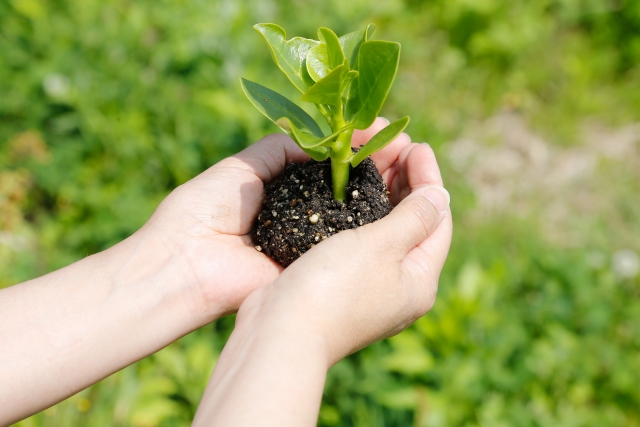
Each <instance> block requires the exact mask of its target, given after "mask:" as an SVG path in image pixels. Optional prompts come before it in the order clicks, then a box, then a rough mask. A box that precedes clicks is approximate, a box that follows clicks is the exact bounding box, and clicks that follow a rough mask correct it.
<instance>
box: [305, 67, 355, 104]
mask: <svg viewBox="0 0 640 427" xmlns="http://www.w3.org/2000/svg"><path fill="white" fill-rule="evenodd" d="M349 73H351V72H350V71H349V72H347V66H346V65H340V66H338V67H336V68H334V69H333V70H332V71H331V72H330V73H329V74H327V75H326V76H325V77H324V78H322V79H320V80H318V81H317V82H316V84H314V85H313V86H311V87H310V88H309V90H308V91H307V92H305V94H304V95H302V98H300V99H301V100H302V101H305V102H313V103H314V104H325V105H339V104H340V102H341V101H342V92H343V91H344V88H345V84H346V82H345V78H346V76H347V75H349ZM354 73H355V74H356V75H358V72H357V71H354ZM352 76H353V75H350V76H349V81H351V79H353V77H352Z"/></svg>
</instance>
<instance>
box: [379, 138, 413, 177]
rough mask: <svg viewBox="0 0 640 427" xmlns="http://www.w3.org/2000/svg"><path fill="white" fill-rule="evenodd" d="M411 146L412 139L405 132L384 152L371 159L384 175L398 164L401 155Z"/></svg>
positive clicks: (383, 150)
mask: <svg viewBox="0 0 640 427" xmlns="http://www.w3.org/2000/svg"><path fill="white" fill-rule="evenodd" d="M409 145H411V137H410V136H409V135H407V134H406V133H404V132H403V133H401V134H400V135H398V137H397V138H396V139H394V140H393V141H391V142H390V143H389V144H388V145H387V146H386V147H384V148H383V149H382V150H380V151H377V152H375V153H373V154H372V155H371V159H372V160H373V161H374V162H375V164H376V167H377V168H378V171H379V172H380V173H381V174H384V173H385V172H386V171H387V170H389V169H390V168H392V167H393V166H394V165H395V164H396V163H397V162H398V157H399V156H400V153H402V150H404V149H406V147H408V146H409Z"/></svg>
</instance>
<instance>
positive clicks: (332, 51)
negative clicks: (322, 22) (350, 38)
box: [306, 28, 344, 82]
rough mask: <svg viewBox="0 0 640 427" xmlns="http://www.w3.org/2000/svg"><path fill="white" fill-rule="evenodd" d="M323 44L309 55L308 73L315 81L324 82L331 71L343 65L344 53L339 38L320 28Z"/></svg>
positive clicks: (319, 35) (328, 30)
mask: <svg viewBox="0 0 640 427" xmlns="http://www.w3.org/2000/svg"><path fill="white" fill-rule="evenodd" d="M318 37H319V38H320V40H321V43H320V44H318V45H316V46H314V47H313V48H311V49H309V52H308V53H307V61H306V64H307V71H308V72H309V75H310V76H311V78H312V79H313V80H314V81H316V82H317V81H320V80H322V79H323V78H324V77H325V76H326V75H327V74H329V72H331V70H333V69H334V68H336V67H338V66H339V65H341V64H343V62H344V52H343V51H342V46H341V45H340V40H339V39H338V36H336V34H335V33H334V32H333V31H331V30H330V29H328V28H320V29H319V30H318Z"/></svg>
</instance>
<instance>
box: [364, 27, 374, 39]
mask: <svg viewBox="0 0 640 427" xmlns="http://www.w3.org/2000/svg"><path fill="white" fill-rule="evenodd" d="M375 30H376V24H369V25H367V29H366V30H365V32H364V41H369V39H371V35H372V34H373V32H374V31H375Z"/></svg>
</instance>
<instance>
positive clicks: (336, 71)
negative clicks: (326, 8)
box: [240, 24, 409, 202]
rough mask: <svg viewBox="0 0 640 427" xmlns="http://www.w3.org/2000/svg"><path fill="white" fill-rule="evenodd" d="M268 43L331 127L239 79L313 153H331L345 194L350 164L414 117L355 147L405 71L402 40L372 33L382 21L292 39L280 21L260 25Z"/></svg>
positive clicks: (337, 191) (338, 187) (336, 193)
mask: <svg viewBox="0 0 640 427" xmlns="http://www.w3.org/2000/svg"><path fill="white" fill-rule="evenodd" d="M253 28H254V29H255V30H256V31H258V33H260V34H261V35H262V37H263V38H264V40H265V41H266V42H267V45H268V46H269V49H270V50H271V55H272V57H273V60H274V61H275V63H276V65H277V66H278V67H279V68H280V70H282V72H283V73H284V74H285V75H286V76H287V78H288V79H289V81H291V83H292V84H293V85H294V86H295V87H296V89H298V90H299V91H300V92H302V97H301V98H300V100H301V101H305V102H310V103H313V104H315V106H316V108H317V109H318V110H319V111H320V113H321V114H322V115H323V116H324V118H325V120H326V121H327V123H328V125H329V127H330V128H331V133H330V134H329V135H324V133H323V132H322V130H321V129H320V126H318V123H316V121H315V120H314V119H313V118H312V117H311V116H310V115H308V114H307V113H306V112H305V111H304V110H303V109H302V108H300V107H298V106H297V105H296V104H294V103H293V102H291V101H290V100H288V99H287V98H285V97H284V96H282V95H280V94H279V93H277V92H274V91H273V90H271V89H268V88H266V87H264V86H262V85H259V84H258V83H254V82H251V81H249V80H246V79H242V78H241V79H240V80H241V84H242V89H243V90H244V93H245V94H246V95H247V97H248V98H249V100H250V101H251V103H253V105H255V107H256V108H257V109H258V110H260V111H261V112H262V113H263V114H264V115H265V116H267V117H268V118H269V119H270V120H271V121H273V122H274V123H275V124H276V125H278V126H279V127H280V128H281V129H282V130H284V131H285V132H286V133H287V134H289V136H290V137H291V138H292V139H293V140H294V141H295V142H296V143H297V144H298V145H299V146H300V148H301V149H302V150H304V151H305V152H306V153H307V154H308V155H309V157H311V158H312V159H314V160H317V161H322V160H325V159H327V158H330V159H331V178H332V186H333V187H332V189H333V197H334V199H336V200H340V201H342V202H344V201H345V199H346V194H345V193H346V190H345V188H346V186H347V183H348V182H349V169H350V168H351V167H356V166H357V165H358V164H359V163H360V162H362V161H363V160H364V159H365V158H366V157H367V156H369V155H371V154H373V153H375V152H376V151H378V150H381V149H382V148H383V147H385V146H386V145H387V144H388V143H390V142H391V141H393V140H394V139H395V138H396V137H397V136H398V135H400V133H402V131H403V130H404V129H405V127H406V126H407V124H408V123H409V117H403V118H401V119H400V120H397V121H395V122H393V123H391V124H389V125H388V126H387V127H385V128H384V129H383V130H381V131H380V132H378V133H377V134H376V135H375V136H374V137H373V138H371V140H370V141H369V142H368V143H367V144H366V145H365V146H364V147H362V148H361V149H360V151H358V152H357V153H355V154H354V153H353V152H352V151H351V136H352V135H353V130H354V129H366V128H368V127H369V126H371V124H372V123H373V121H374V120H375V119H376V117H377V116H378V113H379V112H380V110H381V109H382V105H383V104H384V101H385V99H386V98H387V95H388V93H389V89H391V84H392V83H393V80H394V78H395V76H396V71H397V70H398V62H399V60H400V44H399V43H395V42H388V41H382V40H370V38H371V33H373V30H374V28H375V25H373V24H370V25H369V26H368V27H367V28H366V29H365V30H363V31H355V32H353V33H349V34H345V35H344V36H342V37H338V36H337V35H336V34H335V33H334V32H333V31H331V30H330V29H328V28H320V29H319V30H318V39H319V40H311V39H305V38H302V37H294V38H292V39H291V40H287V39H286V33H285V31H284V29H282V28H281V27H279V26H278V25H275V24H257V25H255V26H254V27H253Z"/></svg>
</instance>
